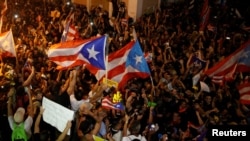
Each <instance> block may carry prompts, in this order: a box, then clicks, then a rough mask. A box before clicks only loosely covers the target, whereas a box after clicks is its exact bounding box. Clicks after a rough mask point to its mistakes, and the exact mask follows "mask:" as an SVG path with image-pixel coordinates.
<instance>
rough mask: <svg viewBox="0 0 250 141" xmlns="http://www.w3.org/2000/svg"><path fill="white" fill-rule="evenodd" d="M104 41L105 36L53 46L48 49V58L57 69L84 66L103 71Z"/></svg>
mask: <svg viewBox="0 0 250 141" xmlns="http://www.w3.org/2000/svg"><path fill="white" fill-rule="evenodd" d="M106 40H107V36H100V37H94V38H91V39H88V40H73V41H66V42H61V43H58V44H54V45H52V46H51V47H50V48H49V51H48V57H49V59H50V60H51V61H53V62H55V63H56V64H57V65H58V66H59V67H58V68H59V69H67V68H71V67H75V66H80V65H83V64H86V65H91V66H93V67H96V68H98V69H101V70H105V47H106Z"/></svg>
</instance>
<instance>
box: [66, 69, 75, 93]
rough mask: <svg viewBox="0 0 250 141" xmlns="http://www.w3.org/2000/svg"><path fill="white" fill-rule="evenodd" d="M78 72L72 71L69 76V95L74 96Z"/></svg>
mask: <svg viewBox="0 0 250 141" xmlns="http://www.w3.org/2000/svg"><path fill="white" fill-rule="evenodd" d="M76 74H77V72H76V70H72V71H71V72H70V75H69V87H68V89H67V93H68V95H72V94H74V89H75V85H76Z"/></svg>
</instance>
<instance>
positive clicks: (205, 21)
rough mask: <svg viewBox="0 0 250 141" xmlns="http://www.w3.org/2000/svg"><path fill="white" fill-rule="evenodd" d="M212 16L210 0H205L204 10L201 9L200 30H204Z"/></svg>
mask: <svg viewBox="0 0 250 141" xmlns="http://www.w3.org/2000/svg"><path fill="white" fill-rule="evenodd" d="M209 16H210V7H209V0H204V3H203V7H202V11H201V21H200V27H199V28H200V29H199V30H200V31H204V29H205V28H206V25H207V24H208V20H209Z"/></svg>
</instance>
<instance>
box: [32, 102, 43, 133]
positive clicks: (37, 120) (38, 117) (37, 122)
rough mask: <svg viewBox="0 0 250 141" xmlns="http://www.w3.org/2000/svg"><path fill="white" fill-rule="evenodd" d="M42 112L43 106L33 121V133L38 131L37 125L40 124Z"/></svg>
mask: <svg viewBox="0 0 250 141" xmlns="http://www.w3.org/2000/svg"><path fill="white" fill-rule="evenodd" d="M43 112H44V108H43V107H42V106H41V107H40V113H39V114H38V116H37V118H36V121H35V127H34V133H40V128H39V125H40V121H41V117H42V115H43Z"/></svg>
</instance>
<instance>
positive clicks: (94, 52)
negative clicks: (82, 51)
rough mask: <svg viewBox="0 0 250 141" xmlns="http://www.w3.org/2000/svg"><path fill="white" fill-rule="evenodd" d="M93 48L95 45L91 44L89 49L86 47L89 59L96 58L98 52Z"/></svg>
mask: <svg viewBox="0 0 250 141" xmlns="http://www.w3.org/2000/svg"><path fill="white" fill-rule="evenodd" d="M94 48H95V46H94V45H93V46H92V48H91V49H89V48H88V49H87V50H88V52H89V59H90V58H94V59H95V60H97V58H96V55H97V54H99V53H100V52H98V51H95V49H94Z"/></svg>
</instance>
